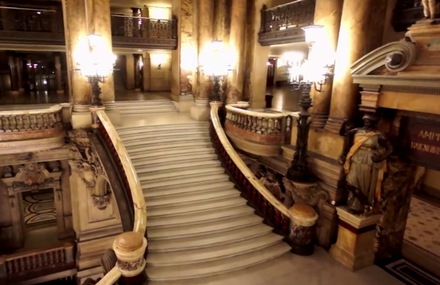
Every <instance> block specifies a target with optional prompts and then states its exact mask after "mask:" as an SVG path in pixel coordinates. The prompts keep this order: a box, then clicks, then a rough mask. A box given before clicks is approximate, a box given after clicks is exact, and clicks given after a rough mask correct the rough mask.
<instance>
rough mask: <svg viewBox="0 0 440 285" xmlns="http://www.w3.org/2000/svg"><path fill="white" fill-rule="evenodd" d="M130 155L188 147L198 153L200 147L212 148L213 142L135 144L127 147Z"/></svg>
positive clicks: (204, 148) (187, 148)
mask: <svg viewBox="0 0 440 285" xmlns="http://www.w3.org/2000/svg"><path fill="white" fill-rule="evenodd" d="M125 148H126V150H127V152H128V154H129V155H130V157H139V156H140V155H141V154H148V155H149V154H156V153H157V152H158V151H162V152H163V151H167V150H169V151H172V150H173V149H182V150H183V149H186V150H191V151H193V152H194V153H197V152H198V151H199V150H200V149H203V150H207V149H210V150H212V143H211V142H198V141H186V142H172V143H169V144H156V145H142V144H139V145H134V146H131V147H127V146H126V147H125Z"/></svg>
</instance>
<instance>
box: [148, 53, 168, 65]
mask: <svg viewBox="0 0 440 285" xmlns="http://www.w3.org/2000/svg"><path fill="white" fill-rule="evenodd" d="M169 58H170V55H169V54H166V53H151V54H150V62H151V67H152V68H158V69H161V68H162V67H163V66H164V65H165V64H166V63H167V61H168V59H169Z"/></svg>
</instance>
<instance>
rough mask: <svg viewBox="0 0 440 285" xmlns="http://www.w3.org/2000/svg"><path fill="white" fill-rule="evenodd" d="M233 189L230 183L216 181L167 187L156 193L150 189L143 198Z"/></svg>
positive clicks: (232, 184) (159, 197) (160, 197)
mask: <svg viewBox="0 0 440 285" xmlns="http://www.w3.org/2000/svg"><path fill="white" fill-rule="evenodd" d="M232 188H234V183H232V182H231V181H227V180H226V181H218V182H216V183H212V182H210V181H208V182H204V183H203V182H202V183H192V184H186V185H183V186H182V185H181V184H176V185H175V186H174V187H171V186H170V187H167V188H166V189H161V190H158V191H154V190H152V189H150V190H148V191H146V192H144V196H145V197H146V199H147V200H150V199H162V197H166V196H178V195H185V194H187V193H200V192H202V193H203V192H214V191H222V190H224V189H232Z"/></svg>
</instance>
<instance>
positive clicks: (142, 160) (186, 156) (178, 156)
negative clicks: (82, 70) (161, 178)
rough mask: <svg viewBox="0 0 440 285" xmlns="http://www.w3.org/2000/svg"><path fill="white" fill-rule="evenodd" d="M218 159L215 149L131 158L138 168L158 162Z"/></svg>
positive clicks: (176, 162)
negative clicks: (204, 151)
mask: <svg viewBox="0 0 440 285" xmlns="http://www.w3.org/2000/svg"><path fill="white" fill-rule="evenodd" d="M211 160H216V161H218V157H217V154H215V152H214V150H210V151H207V152H206V153H203V152H202V153H199V152H196V154H195V153H194V152H193V151H187V152H183V153H175V152H174V153H172V154H170V155H163V156H153V157H151V156H150V157H148V156H146V157H145V156H144V157H137V158H135V159H131V162H132V163H133V165H134V167H135V168H136V169H137V168H138V167H139V168H141V167H143V166H149V165H150V166H151V165H152V166H154V165H156V164H158V163H160V164H166V163H171V164H173V163H175V164H178V163H184V162H187V161H189V162H196V161H211Z"/></svg>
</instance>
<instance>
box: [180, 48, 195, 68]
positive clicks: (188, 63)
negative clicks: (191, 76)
mask: <svg viewBox="0 0 440 285" xmlns="http://www.w3.org/2000/svg"><path fill="white" fill-rule="evenodd" d="M181 50H182V52H181V57H180V68H182V70H184V71H190V72H192V71H195V70H196V68H197V53H196V50H195V48H194V47H193V45H192V44H188V43H182V47H181Z"/></svg>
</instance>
